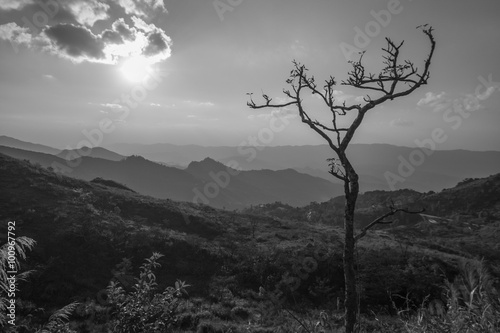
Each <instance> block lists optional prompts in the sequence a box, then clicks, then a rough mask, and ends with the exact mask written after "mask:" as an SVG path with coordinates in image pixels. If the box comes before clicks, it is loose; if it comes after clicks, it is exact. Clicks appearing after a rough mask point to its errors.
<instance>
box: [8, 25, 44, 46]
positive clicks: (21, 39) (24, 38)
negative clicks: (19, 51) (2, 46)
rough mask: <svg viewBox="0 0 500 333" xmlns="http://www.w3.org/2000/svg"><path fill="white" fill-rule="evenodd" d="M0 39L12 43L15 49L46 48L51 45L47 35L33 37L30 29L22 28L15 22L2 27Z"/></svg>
mask: <svg viewBox="0 0 500 333" xmlns="http://www.w3.org/2000/svg"><path fill="white" fill-rule="evenodd" d="M0 39H3V40H6V41H10V42H11V44H12V45H13V46H14V47H16V46H20V45H22V46H26V47H37V48H46V47H47V46H49V45H50V40H49V39H48V38H47V37H46V36H45V35H36V36H33V35H32V34H31V32H30V29H29V28H27V27H20V26H18V25H17V24H16V23H14V22H11V23H6V24H3V25H0Z"/></svg>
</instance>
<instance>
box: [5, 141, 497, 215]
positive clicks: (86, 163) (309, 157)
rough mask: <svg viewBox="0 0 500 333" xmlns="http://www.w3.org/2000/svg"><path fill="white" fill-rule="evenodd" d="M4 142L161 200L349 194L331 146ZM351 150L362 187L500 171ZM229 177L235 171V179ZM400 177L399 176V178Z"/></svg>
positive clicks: (447, 154)
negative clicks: (83, 146) (71, 146)
mask: <svg viewBox="0 0 500 333" xmlns="http://www.w3.org/2000/svg"><path fill="white" fill-rule="evenodd" d="M0 144H1V145H3V146H4V147H2V148H0V152H3V153H5V154H6V155H9V156H13V157H16V158H21V159H28V160H30V161H33V162H37V163H40V164H41V165H43V166H50V165H52V164H53V163H59V164H60V165H61V166H63V169H66V171H69V170H71V173H70V175H71V176H73V177H77V178H81V179H85V180H91V179H93V178H97V177H100V178H103V179H109V180H113V181H116V182H119V183H122V184H124V185H126V186H128V187H130V188H131V189H132V190H134V191H137V192H139V193H143V194H147V195H151V196H155V197H158V198H169V199H173V200H181V201H196V202H200V203H206V204H209V205H212V206H214V207H220V208H221V207H226V208H228V209H234V208H244V207H247V206H249V205H256V204H265V203H272V202H275V201H281V202H283V203H285V204H290V205H293V206H303V205H306V204H308V203H309V202H314V201H318V202H321V201H326V200H328V199H330V198H332V197H335V196H337V195H340V194H342V192H343V191H342V186H341V184H340V183H339V181H337V180H336V179H335V178H333V177H332V176H331V175H330V174H329V173H328V172H327V171H328V162H327V159H328V158H331V157H333V155H332V152H331V150H330V149H329V147H328V146H326V145H319V146H278V147H202V146H196V145H186V146H177V145H172V144H153V145H141V144H115V145H109V146H107V147H106V148H102V147H95V148H93V149H90V150H88V151H87V150H84V153H85V154H87V155H88V156H86V157H82V158H81V160H74V159H75V158H77V157H78V156H79V154H78V152H77V151H75V150H63V151H61V150H58V149H55V148H52V147H48V146H43V145H39V144H34V143H29V142H23V141H20V140H17V139H13V138H9V137H6V136H1V137H0ZM14 148H16V149H17V150H15V149H14ZM348 153H349V156H350V157H351V161H352V163H353V165H354V166H355V168H356V170H357V172H358V173H359V175H360V184H361V191H362V192H365V191H372V190H389V189H391V188H390V186H389V182H390V181H388V179H387V177H392V178H391V179H392V180H393V183H392V185H393V188H394V189H404V188H408V189H412V190H416V191H420V192H427V191H431V190H432V191H440V190H442V189H443V188H450V187H453V186H454V185H456V184H457V183H458V182H460V181H462V180H463V179H466V178H480V177H488V176H490V175H492V174H496V173H499V172H500V152H498V151H485V152H476V151H466V150H450V151H430V150H421V149H417V148H408V147H398V146H392V145H386V144H372V145H367V144H353V145H352V146H351V147H350V148H349V151H348ZM131 155H134V156H131ZM127 156H128V157H127ZM138 156H142V157H138ZM196 161H200V162H196ZM76 165H77V167H72V166H76ZM179 165H183V167H182V168H180V167H178V166H179ZM64 166H67V167H66V168H65V167H64ZM173 166H176V167H173ZM228 166H229V167H228ZM236 169H237V170H236ZM226 175H230V177H229V179H230V180H229V182H228V181H227V180H226V178H227V177H226ZM394 177H398V178H396V180H395V181H394V179H395V178H394Z"/></svg>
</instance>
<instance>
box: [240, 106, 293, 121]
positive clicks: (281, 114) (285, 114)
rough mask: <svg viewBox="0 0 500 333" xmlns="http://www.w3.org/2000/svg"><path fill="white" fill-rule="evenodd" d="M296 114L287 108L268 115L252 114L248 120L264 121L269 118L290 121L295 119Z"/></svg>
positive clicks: (274, 110) (275, 110)
mask: <svg viewBox="0 0 500 333" xmlns="http://www.w3.org/2000/svg"><path fill="white" fill-rule="evenodd" d="M297 117H298V114H297V113H296V111H295V110H291V109H287V108H279V109H273V110H272V111H271V112H270V113H261V114H252V115H249V116H248V117H247V118H248V119H258V118H260V119H265V120H270V119H271V118H282V119H292V118H297Z"/></svg>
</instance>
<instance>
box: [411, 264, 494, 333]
mask: <svg viewBox="0 0 500 333" xmlns="http://www.w3.org/2000/svg"><path fill="white" fill-rule="evenodd" d="M445 290H446V296H447V297H446V310H447V311H446V312H444V313H438V314H437V316H436V313H433V312H435V311H432V310H433V309H432V307H422V308H421V309H420V310H419V311H418V314H417V316H415V317H413V318H412V319H411V320H409V321H408V322H406V323H405V325H406V328H407V332H409V333H420V332H422V333H423V332H430V333H431V332H436V333H437V332H467V333H495V332H500V295H499V293H498V291H497V290H496V289H495V287H494V280H493V278H492V277H491V275H490V274H489V272H488V270H487V269H486V266H485V264H484V262H483V261H478V260H469V261H466V262H464V263H462V264H461V267H460V274H459V275H458V276H457V277H456V278H455V280H454V281H453V282H449V281H448V282H446V285H445Z"/></svg>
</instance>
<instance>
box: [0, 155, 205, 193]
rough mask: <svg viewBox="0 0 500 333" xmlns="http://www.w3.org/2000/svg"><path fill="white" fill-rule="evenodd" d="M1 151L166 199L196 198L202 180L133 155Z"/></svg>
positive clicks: (85, 177) (69, 173) (86, 177)
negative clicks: (69, 158)
mask: <svg viewBox="0 0 500 333" xmlns="http://www.w3.org/2000/svg"><path fill="white" fill-rule="evenodd" d="M0 153H3V154H5V155H8V156H12V157H15V158H19V159H27V160H29V161H31V162H34V163H40V164H41V165H42V166H44V167H52V168H54V169H55V170H58V171H61V172H62V173H64V174H66V175H69V176H71V177H75V178H79V179H84V180H92V179H94V178H98V177H99V178H104V179H110V180H113V181H116V182H118V183H121V184H124V185H126V186H128V187H129V188H130V189H132V190H134V191H137V192H139V193H142V194H146V195H151V196H154V197H157V198H163V199H173V200H180V201H190V199H191V198H192V197H193V194H192V193H193V192H192V189H193V188H195V187H198V186H200V185H201V182H200V181H199V180H197V179H196V178H194V177H193V176H191V175H190V174H189V173H186V172H184V171H182V170H180V169H177V168H172V167H167V166H163V165H160V164H158V163H154V162H151V161H148V160H146V159H144V158H143V157H140V156H130V157H127V158H126V159H124V160H121V161H110V160H105V159H100V158H93V157H81V159H80V160H73V161H66V160H64V159H62V158H60V157H57V156H52V155H48V154H42V153H37V152H29V151H25V150H20V149H15V148H8V147H0Z"/></svg>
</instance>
